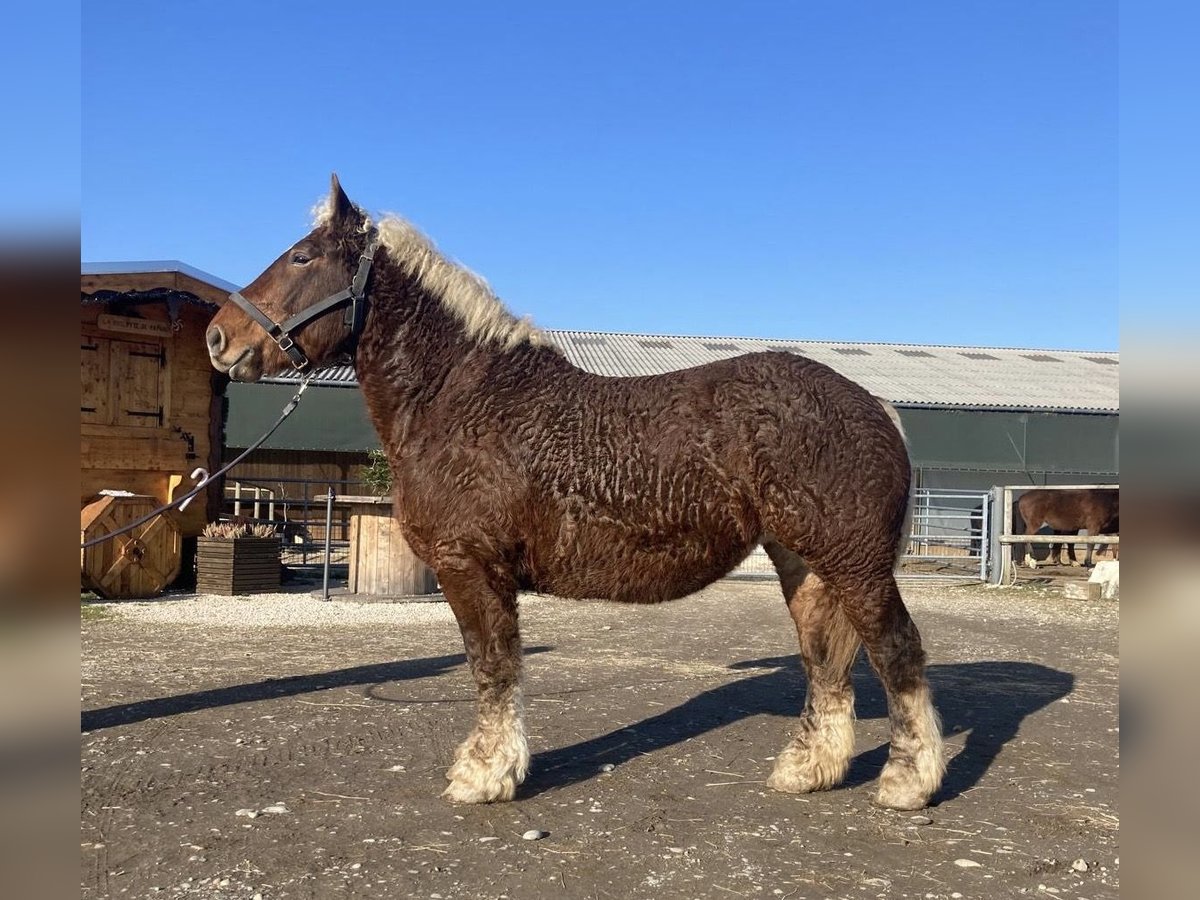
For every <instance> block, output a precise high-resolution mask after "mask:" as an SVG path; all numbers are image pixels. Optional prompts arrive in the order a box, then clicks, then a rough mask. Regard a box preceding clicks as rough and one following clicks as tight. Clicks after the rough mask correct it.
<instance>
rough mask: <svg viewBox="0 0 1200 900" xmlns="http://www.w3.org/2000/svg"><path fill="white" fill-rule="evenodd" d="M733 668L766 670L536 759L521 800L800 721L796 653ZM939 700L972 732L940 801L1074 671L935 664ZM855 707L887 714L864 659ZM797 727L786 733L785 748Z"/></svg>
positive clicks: (882, 758) (868, 772) (857, 771)
mask: <svg viewBox="0 0 1200 900" xmlns="http://www.w3.org/2000/svg"><path fill="white" fill-rule="evenodd" d="M730 668H731V669H736V670H746V669H764V670H766V671H765V672H764V673H763V674H762V675H755V676H752V677H749V678H742V679H739V680H738V681H734V682H732V683H729V684H724V685H721V686H720V687H716V688H713V689H712V690H709V691H705V692H704V693H702V694H699V695H697V696H695V697H693V698H691V699H690V700H687V701H686V702H684V703H681V704H680V705H679V706H676V707H675V708H674V709H670V710H667V711H666V712H663V713H660V714H659V715H656V716H653V717H651V718H649V719H644V720H642V721H641V722H638V723H637V724H634V725H629V726H626V727H624V728H619V729H617V730H615V731H610V732H609V733H608V734H604V735H600V736H598V737H594V738H590V739H588V740H586V741H581V742H579V743H575V744H572V745H570V746H567V747H559V748H558V749H556V750H550V751H547V752H545V753H539V754H538V755H537V756H536V757H534V760H533V765H532V766H531V772H530V776H529V779H528V780H527V781H526V782H525V784H524V785H523V787H522V789H521V790H520V792H519V794H518V796H521V797H532V796H536V795H538V794H541V793H543V792H545V791H548V790H553V789H555V788H559V787H563V786H564V785H567V784H573V783H576V782H579V781H585V780H587V779H588V778H591V777H593V776H595V774H596V772H597V771H598V769H599V767H600V766H602V765H604V764H605V763H611V764H613V765H619V764H621V763H623V762H627V761H629V760H631V759H633V758H635V757H637V756H641V755H643V754H646V753H653V752H654V751H656V750H661V749H663V748H665V747H670V746H672V745H674V744H678V743H681V742H683V741H687V740H690V739H692V738H695V737H699V736H700V735H702V734H704V733H706V732H708V731H712V730H714V729H716V728H720V727H721V726H723V725H728V724H730V723H732V722H736V721H739V720H741V719H744V718H747V717H750V716H756V715H763V714H766V715H773V716H781V717H794V716H796V714H797V713H798V712H799V708H800V706H801V704H802V702H803V696H804V676H803V675H802V674H801V671H800V668H799V659H798V657H796V656H786V657H771V658H767V659H759V660H748V661H745V662H740V663H735V664H733V665H732V666H730ZM928 674H929V680H930V683H931V684H932V686H933V691H934V701H935V703H936V705H937V707H938V711H939V712H940V713H941V716H942V727H943V731H944V733H945V734H947V735H954V734H959V733H962V732H966V735H967V736H966V741H965V743H964V745H963V748H962V750H961V751H960V752H959V753H958V754H957V755H955V756H954V758H953V759H951V760H950V761H949V764H948V766H947V770H946V778H945V780H944V781H943V783H942V788H941V790H940V791H939V793H938V794H937V796H936V797H935V798H934V802H935V803H940V802H943V801H945V800H949V799H952V798H954V797H956V796H958V795H959V794H961V793H963V792H964V791H966V790H968V789H969V788H971V787H973V786H975V785H976V784H978V783H979V780H980V779H981V778H982V777H983V774H984V773H985V772H986V771H987V770H988V767H989V766H990V765H991V764H992V761H993V760H995V758H996V756H997V755H998V754H999V752H1000V749H1001V748H1002V747H1003V746H1004V745H1005V744H1006V743H1007V742H1008V741H1009V740H1011V739H1012V738H1013V737H1014V736H1015V735H1016V733H1017V729H1018V728H1019V727H1020V725H1021V722H1022V721H1023V720H1024V719H1025V717H1026V716H1029V715H1031V714H1033V713H1035V712H1037V711H1038V710H1039V709H1041V708H1043V707H1044V706H1047V705H1048V704H1050V703H1053V702H1054V701H1055V700H1057V699H1059V698H1060V697H1063V696H1065V695H1067V694H1068V693H1070V691H1071V689H1072V687H1073V686H1074V683H1075V679H1074V676H1073V675H1071V674H1069V673H1067V672H1060V671H1058V670H1057V669H1051V668H1049V667H1047V666H1042V665H1037V664H1035V663H1024V662H977V663H956V664H946V665H934V666H930V667H929V669H928ZM854 688H855V693H856V696H857V701H856V704H855V706H856V713H857V715H858V718H860V719H870V718H881V717H882V718H886V716H887V704H886V699H885V697H884V694H883V690H882V688H881V686H880V684H879V682H878V680H876V678H875V676H874V673H873V672H872V671H871V670H870V669H869V668H868V667H867V666H866V665H865V664H863V663H861V662H860V664H859V665H858V666H857V667H856V668H855V671H854ZM788 730H789V729H787V728H784V729H781V730H780V733H779V735H778V737H777V738H776V740H777V742H778V747H772V748H770V749H771V750H772V751H774V750H776V749H779V748H782V747H783V745H784V743H785V742H786V740H787V737H788V735H787V734H785V732H786V731H788ZM887 751H888V745H887V744H883V745H881V746H879V747H876V748H875V749H873V750H870V751H868V752H866V753H862V754H859V755H858V756H857V757H855V758H854V760H853V761H852V762H851V765H850V771H849V773H848V775H847V777H846V780H845V782H844V784H845V785H846V786H855V785H860V784H863V783H865V782H868V781H871V780H873V779H874V778H876V777H878V775H879V773H880V771H881V770H882V768H883V765H884V763H885V762H886V761H887Z"/></svg>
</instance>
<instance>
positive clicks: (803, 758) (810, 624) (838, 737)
mask: <svg viewBox="0 0 1200 900" xmlns="http://www.w3.org/2000/svg"><path fill="white" fill-rule="evenodd" d="M763 546H764V549H765V550H766V551H767V554H768V555H769V556H770V557H771V561H772V562H773V563H774V564H775V570H776V571H777V572H778V573H779V580H780V582H781V584H782V586H783V597H784V600H785V601H786V602H787V607H788V612H789V613H790V614H791V616H792V621H793V622H795V624H796V633H797V635H798V636H799V638H800V656H801V659H802V660H803V661H804V670H805V673H806V675H807V676H808V689H807V695H806V697H805V701H804V711H803V712H802V713H801V715H800V728H799V731H798V732H797V734H796V736H795V738H793V739H792V741H791V743H789V744H788V745H787V747H785V748H784V750H783V752H782V753H780V754H779V756H778V757H776V760H775V769H774V771H773V772H772V773H771V777H770V778H769V779H768V780H767V784H768V785H770V786H771V787H772V788H775V789H776V790H779V791H788V792H791V793H802V792H806V791H818V790H823V789H825V788H830V787H833V786H834V785H836V784H838V783H840V782H841V780H842V779H843V778H845V777H846V770H847V768H849V765H850V756H851V754H852V753H853V752H854V686H853V683H852V682H851V680H850V669H851V667H852V666H853V665H854V658H855V657H856V656H857V655H858V646H859V640H858V635H857V633H856V632H855V631H854V627H853V626H852V625H851V624H850V621H849V620H848V619H847V618H846V616H845V614H844V613H843V612H842V610H841V608H840V606H839V604H838V601H837V598H836V597H835V596H834V595H833V592H832V591H831V590H830V588H829V586H828V585H826V584H825V583H824V582H823V581H821V579H820V578H819V577H817V575H816V574H815V573H813V572H812V571H811V570H809V569H808V567H807V566H805V565H804V562H803V561H802V560H801V558H800V557H799V556H798V555H796V554H795V553H793V552H792V551H790V550H788V549H786V548H785V547H783V546H782V545H780V544H779V543H777V542H775V541H767V542H766V543H765V544H764V545H763Z"/></svg>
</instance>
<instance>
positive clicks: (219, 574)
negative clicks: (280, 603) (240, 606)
mask: <svg viewBox="0 0 1200 900" xmlns="http://www.w3.org/2000/svg"><path fill="white" fill-rule="evenodd" d="M279 549H280V542H279V538H260V537H243V538H238V539H237V540H233V541H227V540H218V539H217V538H206V537H202V538H200V539H199V540H198V541H197V544H196V590H197V592H199V593H201V594H226V595H233V594H261V593H263V592H266V591H277V590H279V565H280V564H279Z"/></svg>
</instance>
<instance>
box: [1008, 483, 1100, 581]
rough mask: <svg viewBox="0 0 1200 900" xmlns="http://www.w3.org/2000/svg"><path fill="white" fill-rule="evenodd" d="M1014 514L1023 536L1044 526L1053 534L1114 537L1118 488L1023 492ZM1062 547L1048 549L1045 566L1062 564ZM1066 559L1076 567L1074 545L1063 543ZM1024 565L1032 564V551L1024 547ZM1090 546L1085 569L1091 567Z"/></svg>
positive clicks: (1057, 545) (1031, 548)
mask: <svg viewBox="0 0 1200 900" xmlns="http://www.w3.org/2000/svg"><path fill="white" fill-rule="evenodd" d="M1017 512H1018V513H1019V514H1020V516H1021V520H1022V521H1023V522H1024V523H1025V525H1024V527H1025V529H1026V530H1025V531H1024V532H1020V533H1023V534H1034V533H1035V532H1036V531H1037V530H1038V529H1039V528H1041V527H1042V526H1043V525H1048V526H1050V528H1051V529H1052V530H1053V531H1054V533H1055V534H1062V535H1068V534H1070V535H1077V534H1079V529H1081V528H1085V529H1087V533H1088V535H1089V536H1091V537H1095V536H1096V535H1098V534H1117V533H1118V531H1119V530H1120V527H1119V526H1120V509H1119V491H1118V489H1117V488H1080V489H1072V490H1041V489H1039V490H1033V491H1026V492H1025V493H1024V494H1022V495H1021V498H1020V499H1019V500H1018V501H1017ZM1062 547H1063V545H1062V544H1051V545H1050V556H1049V557H1048V558H1047V560H1046V562H1047V563H1048V564H1051V565H1054V564H1060V563H1061V562H1062ZM1066 547H1067V557H1068V558H1069V559H1070V561H1071V565H1077V564H1078V561H1077V560H1076V559H1075V544H1074V543H1072V542H1067V543H1066ZM1025 548H1026V551H1025V559H1026V561H1027V562H1028V561H1031V560H1033V558H1034V557H1033V547H1032V546H1031V545H1030V544H1026V545H1025ZM1093 549H1094V548H1093V545H1092V544H1091V543H1090V542H1089V543H1088V545H1087V558H1086V559H1085V560H1084V562H1083V564H1084V566H1087V567H1090V566H1091V565H1092V550H1093Z"/></svg>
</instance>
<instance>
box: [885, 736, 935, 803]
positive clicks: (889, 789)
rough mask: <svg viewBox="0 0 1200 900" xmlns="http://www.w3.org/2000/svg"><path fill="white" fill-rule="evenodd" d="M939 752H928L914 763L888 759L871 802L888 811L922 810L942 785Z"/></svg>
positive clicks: (925, 750) (920, 754)
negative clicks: (873, 801) (873, 800)
mask: <svg viewBox="0 0 1200 900" xmlns="http://www.w3.org/2000/svg"><path fill="white" fill-rule="evenodd" d="M944 771H945V764H944V763H943V761H942V759H941V748H940V746H939V747H937V748H928V749H924V750H922V751H920V752H919V753H918V754H917V759H916V760H905V761H903V762H900V761H897V760H895V759H889V760H888V763H887V765H886V766H884V767H883V772H881V773H880V775H879V792H878V793H877V794H876V795H875V802H876V803H877V804H878V805H880V806H883V807H886V808H888V809H903V810H911V809H924V808H925V807H926V806H928V805H929V801H930V799H931V798H932V797H933V795H934V794H935V793H936V792H937V789H938V787H940V786H941V783H942V774H943V772H944Z"/></svg>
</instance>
